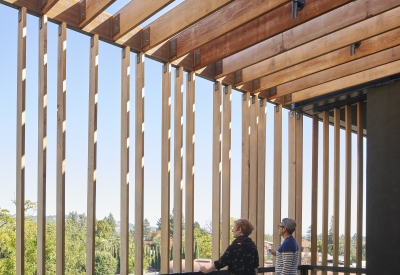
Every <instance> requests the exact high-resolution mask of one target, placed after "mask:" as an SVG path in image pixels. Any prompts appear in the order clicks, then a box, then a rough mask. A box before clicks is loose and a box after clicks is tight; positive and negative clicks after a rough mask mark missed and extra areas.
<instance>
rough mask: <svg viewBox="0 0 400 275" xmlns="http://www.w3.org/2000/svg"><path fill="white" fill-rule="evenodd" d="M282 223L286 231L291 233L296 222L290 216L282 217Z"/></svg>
mask: <svg viewBox="0 0 400 275" xmlns="http://www.w3.org/2000/svg"><path fill="white" fill-rule="evenodd" d="M282 224H283V226H285V228H286V231H287V233H289V234H290V235H292V233H293V232H294V231H295V230H296V226H297V223H296V221H295V220H293V219H291V218H284V219H282Z"/></svg>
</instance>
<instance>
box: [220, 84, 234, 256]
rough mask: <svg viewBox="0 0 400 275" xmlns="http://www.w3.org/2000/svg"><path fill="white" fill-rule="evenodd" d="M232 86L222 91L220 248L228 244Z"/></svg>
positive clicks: (229, 228) (229, 230) (224, 247)
mask: <svg viewBox="0 0 400 275" xmlns="http://www.w3.org/2000/svg"><path fill="white" fill-rule="evenodd" d="M231 99H232V87H231V86H227V87H224V88H223V93H222V180H221V181H222V215H221V218H222V244H221V245H222V249H223V250H224V249H226V247H228V246H229V245H230V233H231V227H230V218H231V215H230V213H231V211H230V207H231V199H230V197H231V157H230V155H231V121H232V100H231Z"/></svg>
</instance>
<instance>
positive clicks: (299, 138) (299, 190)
mask: <svg viewBox="0 0 400 275" xmlns="http://www.w3.org/2000/svg"><path fill="white" fill-rule="evenodd" d="M295 116H296V128H295V131H296V133H295V135H296V144H295V146H296V159H295V161H296V175H295V180H296V212H295V215H296V222H297V227H296V231H295V238H296V240H297V242H298V243H299V244H300V246H301V243H302V231H303V230H302V229H303V114H302V113H300V112H296V114H295ZM300 263H301V257H299V264H300Z"/></svg>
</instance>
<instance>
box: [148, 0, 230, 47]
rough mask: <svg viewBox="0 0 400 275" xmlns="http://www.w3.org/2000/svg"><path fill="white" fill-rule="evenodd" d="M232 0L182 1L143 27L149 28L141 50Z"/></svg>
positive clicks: (167, 37) (170, 35) (164, 39)
mask: <svg viewBox="0 0 400 275" xmlns="http://www.w3.org/2000/svg"><path fill="white" fill-rule="evenodd" d="M233 1H234V0H201V1H198V0H186V1H184V2H182V3H181V4H179V5H178V6H176V7H175V8H174V9H172V10H170V11H168V12H166V13H165V14H163V15H162V16H160V17H159V18H157V19H156V20H154V21H153V22H151V23H150V24H148V25H147V26H146V27H144V28H143V29H147V28H150V41H149V45H147V46H145V47H143V51H145V52H147V51H149V50H150V49H152V48H154V47H156V46H158V45H159V44H161V43H162V42H164V41H166V40H168V39H170V38H171V37H173V36H174V35H176V34H177V33H179V32H180V31H182V30H185V29H186V28H188V27H190V26H191V25H193V24H195V23H197V22H198V21H200V20H202V19H203V18H205V17H206V16H208V15H210V14H212V13H214V12H215V11H216V10H218V9H221V8H222V7H224V6H226V5H227V4H229V3H231V2H233ZM167 46H168V45H167Z"/></svg>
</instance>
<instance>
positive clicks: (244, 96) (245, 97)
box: [243, 93, 247, 101]
mask: <svg viewBox="0 0 400 275" xmlns="http://www.w3.org/2000/svg"><path fill="white" fill-rule="evenodd" d="M246 100H247V93H244V94H243V101H246Z"/></svg>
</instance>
